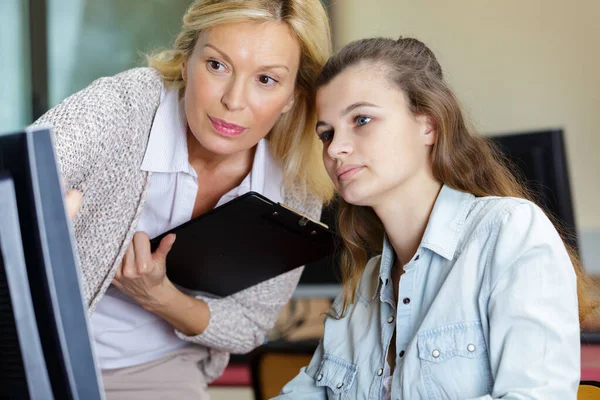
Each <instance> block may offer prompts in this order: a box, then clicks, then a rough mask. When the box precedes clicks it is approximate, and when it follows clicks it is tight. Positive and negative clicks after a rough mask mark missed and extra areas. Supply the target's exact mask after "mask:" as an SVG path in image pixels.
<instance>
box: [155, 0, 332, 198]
mask: <svg viewBox="0 0 600 400" xmlns="http://www.w3.org/2000/svg"><path fill="white" fill-rule="evenodd" d="M245 21H255V22H276V23H283V24H286V25H287V27H288V28H289V30H290V32H291V33H292V35H294V36H295V38H296V39H297V41H298V43H299V44H300V50H301V56H300V66H299V70H298V76H297V78H296V87H295V95H296V99H295V102H294V106H293V108H292V109H291V110H290V111H289V112H287V113H285V114H283V115H282V116H281V117H280V118H279V120H278V121H277V122H276V123H275V125H274V127H273V128H272V129H271V131H270V132H269V134H268V135H267V138H268V139H269V146H270V148H271V153H272V154H273V157H274V158H275V159H276V160H278V161H281V162H282V166H283V178H284V185H285V186H286V187H291V185H293V186H294V188H295V189H300V193H303V194H305V195H306V194H311V195H313V196H316V197H318V198H319V199H321V200H323V201H324V202H325V201H328V200H329V199H330V198H331V197H332V196H333V185H332V183H331V181H330V179H329V177H328V176H327V174H326V172H325V168H324V167H323V165H322V164H323V163H322V161H321V145H320V143H319V141H318V139H317V137H316V135H315V132H314V127H315V124H316V109H315V103H314V97H315V96H314V90H315V81H316V78H317V75H318V74H319V71H320V70H321V68H322V67H323V65H324V64H325V62H326V61H327V58H328V57H329V56H330V54H331V32H330V26H329V18H328V16H327V12H326V10H325V9H324V8H323V5H322V4H321V2H320V0H196V1H194V2H193V3H192V4H191V5H190V7H189V8H188V10H187V12H186V13H185V15H184V16H183V25H182V27H181V31H180V32H179V34H178V35H177V37H176V39H175V42H174V45H173V48H172V49H170V50H165V51H161V52H157V53H154V54H150V55H148V57H147V59H148V65H149V66H150V67H153V68H156V69H157V70H158V71H159V72H160V73H161V75H162V77H163V80H164V81H165V82H167V83H169V84H171V85H173V86H175V87H177V88H179V89H184V88H185V81H184V80H183V77H182V75H181V67H182V64H183V62H184V61H185V60H187V58H188V57H189V56H190V55H191V54H192V52H193V50H194V47H195V45H196V41H197V39H198V36H199V35H200V33H201V32H202V31H204V30H206V29H209V28H211V27H214V26H217V25H221V24H227V23H236V22H245Z"/></svg>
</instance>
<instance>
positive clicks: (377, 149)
mask: <svg viewBox="0 0 600 400" xmlns="http://www.w3.org/2000/svg"><path fill="white" fill-rule="evenodd" d="M386 75H387V74H386V73H385V71H384V70H383V69H382V68H381V67H378V68H376V67H372V66H371V65H367V64H360V65H358V66H355V67H350V68H349V69H347V70H345V71H344V72H342V73H341V74H340V75H338V76H336V77H335V78H334V79H333V80H332V81H331V82H330V83H329V84H327V85H326V86H323V87H322V88H320V89H319V90H318V92H317V113H318V123H317V128H316V130H317V134H318V135H319V137H320V139H321V140H322V141H323V161H324V163H325V168H326V169H327V172H328V174H329V176H330V177H331V179H332V180H333V183H334V185H335V187H336V189H337V191H338V192H339V193H340V195H341V196H342V197H343V198H344V200H346V201H347V202H348V203H350V204H355V205H363V206H372V207H373V206H377V205H378V204H379V203H381V202H383V201H385V199H386V198H389V197H390V196H393V195H394V194H397V193H400V192H402V191H403V190H405V189H408V188H410V187H411V186H412V185H418V184H419V180H420V179H422V178H423V177H425V176H427V174H430V173H431V167H430V161H429V154H430V149H431V146H432V145H433V144H434V142H435V131H434V129H433V127H432V124H431V119H430V118H428V117H426V116H418V115H414V114H413V113H412V112H411V111H410V110H409V105H408V102H407V99H406V96H405V95H404V93H403V92H402V91H401V90H400V89H398V88H397V87H396V85H394V84H393V83H392V82H391V81H390V80H389V78H387V76H386Z"/></svg>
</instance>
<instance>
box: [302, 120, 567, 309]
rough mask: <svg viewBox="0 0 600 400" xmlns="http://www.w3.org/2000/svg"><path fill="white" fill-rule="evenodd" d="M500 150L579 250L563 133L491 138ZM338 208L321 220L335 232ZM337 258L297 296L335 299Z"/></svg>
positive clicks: (310, 271) (313, 270)
mask: <svg viewBox="0 0 600 400" xmlns="http://www.w3.org/2000/svg"><path fill="white" fill-rule="evenodd" d="M490 138H491V139H492V141H493V142H494V143H496V144H497V147H498V149H499V150H500V151H501V152H502V153H503V154H504V155H505V156H506V158H507V159H508V160H509V161H510V162H512V163H513V164H514V165H515V166H516V167H517V169H518V172H519V175H521V177H522V178H524V180H525V182H524V183H525V184H526V185H527V186H528V187H529V188H530V189H531V191H532V193H533V195H534V196H535V200H536V202H537V203H538V204H539V205H540V206H541V207H542V208H543V209H544V210H545V211H546V212H547V213H550V214H552V215H553V216H554V217H555V219H556V220H557V222H559V223H560V224H561V226H562V229H563V231H564V232H565V233H566V234H567V235H566V237H565V240H566V241H567V242H568V243H569V244H571V245H572V246H573V248H574V249H576V250H577V235H576V229H575V228H576V225H575V217H574V213H573V203H572V199H571V189H570V186H569V172H568V166H567V157H566V151H565V146H564V138H563V131H562V130H561V129H548V130H541V131H531V132H520V133H513V134H501V135H492V136H490ZM335 214H336V210H335V205H331V206H329V207H326V208H324V209H323V217H322V220H323V222H325V224H327V225H329V227H330V228H333V229H335V225H336V224H335ZM338 268H339V267H338V258H337V255H333V256H330V257H326V258H324V259H322V260H320V261H318V262H315V263H312V264H309V265H307V266H306V268H305V269H304V272H303V274H302V276H301V278H300V282H299V285H298V288H297V289H296V292H295V294H294V295H295V297H335V296H336V295H337V293H339V291H340V286H339V285H340V283H339V280H338V277H339V272H338V271H339V270H338Z"/></svg>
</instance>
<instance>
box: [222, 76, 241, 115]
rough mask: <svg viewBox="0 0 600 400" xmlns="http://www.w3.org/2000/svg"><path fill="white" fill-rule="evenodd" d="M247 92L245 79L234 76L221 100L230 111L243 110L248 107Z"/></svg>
mask: <svg viewBox="0 0 600 400" xmlns="http://www.w3.org/2000/svg"><path fill="white" fill-rule="evenodd" d="M245 92H246V90H245V87H244V81H243V79H241V78H240V77H236V76H234V77H233V78H232V79H231V80H230V81H229V83H228V85H227V87H226V88H225V92H224V93H223V97H222V98H221V102H222V103H223V104H224V105H225V107H227V109H228V110H230V111H237V110H243V109H244V108H245V107H246V98H245V96H246V93H245Z"/></svg>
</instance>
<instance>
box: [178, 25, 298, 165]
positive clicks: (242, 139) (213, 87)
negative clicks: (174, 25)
mask: <svg viewBox="0 0 600 400" xmlns="http://www.w3.org/2000/svg"><path fill="white" fill-rule="evenodd" d="M299 63H300V45H299V44H298V42H297V40H296V39H295V38H294V37H293V36H292V34H291V33H290V31H289V29H288V27H287V26H286V25H285V24H282V23H274V22H264V23H256V22H244V23H236V24H223V25H218V26H215V27H213V28H211V29H208V30H206V31H204V32H203V33H202V34H201V35H200V36H199V37H198V41H197V43H196V47H195V48H194V51H193V53H192V55H191V56H190V57H189V58H188V60H187V61H186V62H185V64H184V66H183V71H182V72H183V77H184V80H185V81H186V89H185V96H184V102H185V104H184V106H185V113H186V117H187V122H188V126H189V130H190V131H191V133H192V134H193V135H194V136H195V137H196V139H197V140H198V142H199V143H200V145H201V146H202V147H204V148H205V149H206V150H208V151H210V152H212V153H215V154H220V155H228V154H234V153H238V152H240V151H244V150H248V149H250V148H251V147H253V146H254V145H256V144H257V143H258V141H259V140H260V139H262V138H263V137H265V136H266V135H267V133H269V131H270V130H271V128H272V127H273V125H274V124H275V122H276V121H277V119H278V118H279V116H280V115H281V114H282V113H285V112H288V111H289V110H290V109H291V108H292V106H293V102H294V87H295V82H296V75H297V73H298V67H299Z"/></svg>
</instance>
